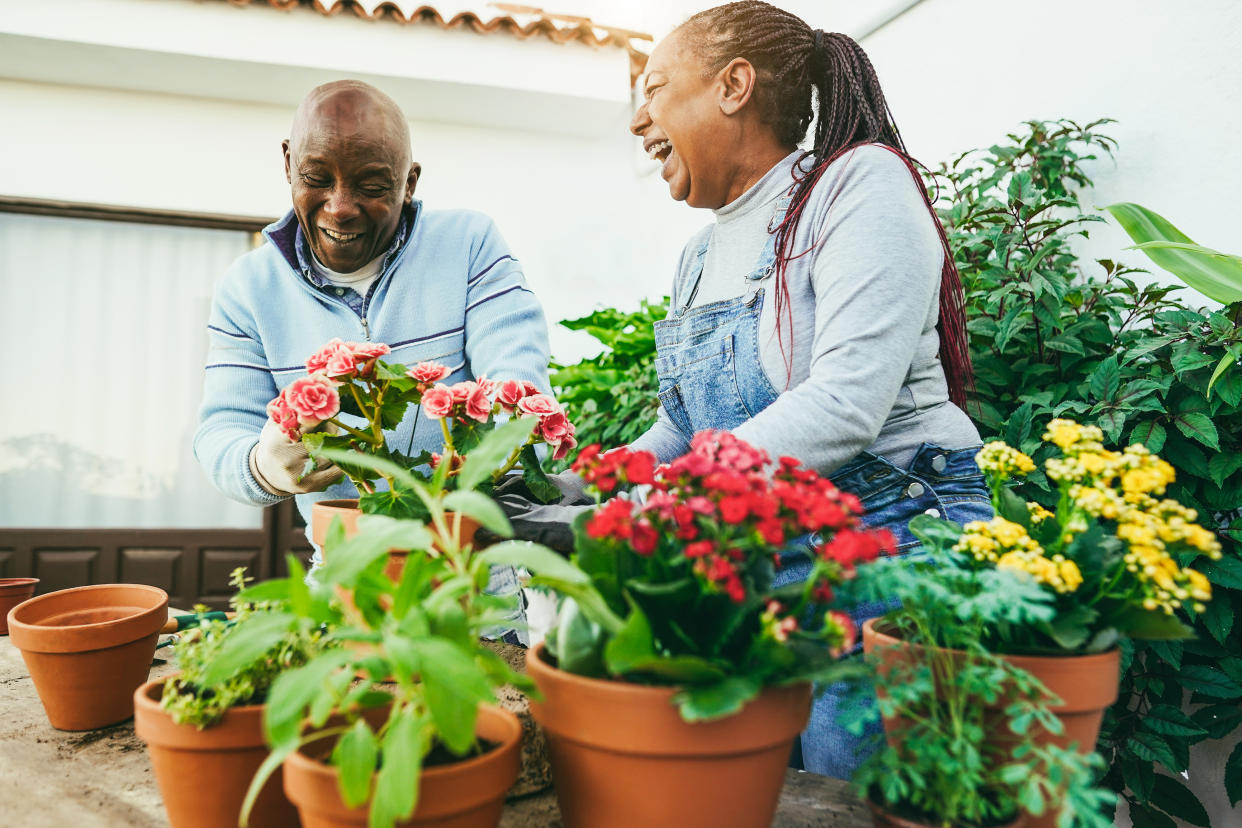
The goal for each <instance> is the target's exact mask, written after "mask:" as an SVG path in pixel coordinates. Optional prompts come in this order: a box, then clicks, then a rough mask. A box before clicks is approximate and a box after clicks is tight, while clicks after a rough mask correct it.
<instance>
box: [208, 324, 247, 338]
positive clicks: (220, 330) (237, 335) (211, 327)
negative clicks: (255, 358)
mask: <svg viewBox="0 0 1242 828" xmlns="http://www.w3.org/2000/svg"><path fill="white" fill-rule="evenodd" d="M207 330H209V331H215V332H216V333H218V334H223V335H225V336H227V337H231V338H232V339H245V340H247V341H249V342H254V339H253V338H252V337H249V336H246V335H245V334H243V333H233V332H232V331H226V330H224V328H217V327H216V326H215V325H208V326H207Z"/></svg>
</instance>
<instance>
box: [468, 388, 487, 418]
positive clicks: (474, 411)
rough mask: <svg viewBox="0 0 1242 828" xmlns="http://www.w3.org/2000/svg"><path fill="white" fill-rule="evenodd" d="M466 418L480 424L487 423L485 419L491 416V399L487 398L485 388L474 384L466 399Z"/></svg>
mask: <svg viewBox="0 0 1242 828" xmlns="http://www.w3.org/2000/svg"><path fill="white" fill-rule="evenodd" d="M466 416H467V417H470V418H472V419H475V420H478V421H479V422H480V423H485V422H487V418H488V417H490V416H492V398H491V397H490V396H488V393H487V388H486V387H485V386H483V385H477V384H476V385H475V386H474V390H473V391H471V392H470V396H468V397H466Z"/></svg>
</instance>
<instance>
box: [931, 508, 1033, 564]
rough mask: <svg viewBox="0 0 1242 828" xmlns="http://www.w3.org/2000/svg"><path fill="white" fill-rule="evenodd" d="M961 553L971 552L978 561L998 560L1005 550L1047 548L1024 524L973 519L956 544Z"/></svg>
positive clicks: (1000, 519) (996, 518) (1001, 519)
mask: <svg viewBox="0 0 1242 828" xmlns="http://www.w3.org/2000/svg"><path fill="white" fill-rule="evenodd" d="M953 549H954V550H955V551H957V552H961V553H963V554H966V555H970V556H971V557H972V558H974V559H975V560H976V561H988V562H991V563H995V562H996V560H997V559H998V558H999V557H1000V555H1001V553H1003V552H1007V551H1010V550H1019V551H1023V552H1030V553H1033V554H1036V555H1039V554H1042V553H1043V551H1044V550H1043V548H1042V547H1041V546H1040V545H1039V544H1038V543H1036V542H1035V539H1034V538H1032V537H1031V536H1030V535H1028V534H1027V533H1026V529H1024V528H1023V527H1022V525H1021V524H1018V523H1014V522H1013V521H1010V520H1005V519H1004V518H1003V517H994V518H992V519H991V520H989V521H986V522H984V521H982V520H972V521H971V522H970V523H968V524H966V525H965V526H964V527H962V537H961V538H960V539H959V540H958V542H957V543H956V544H955V545H954V546H953Z"/></svg>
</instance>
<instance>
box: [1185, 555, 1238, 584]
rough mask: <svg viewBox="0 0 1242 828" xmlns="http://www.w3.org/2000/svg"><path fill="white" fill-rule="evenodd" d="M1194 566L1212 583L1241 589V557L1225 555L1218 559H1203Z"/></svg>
mask: <svg viewBox="0 0 1242 828" xmlns="http://www.w3.org/2000/svg"><path fill="white" fill-rule="evenodd" d="M1196 566H1197V567H1198V568H1199V569H1201V570H1202V572H1203V574H1204V575H1206V576H1207V577H1208V580H1209V581H1211V582H1212V583H1213V584H1216V585H1217V586H1223V587H1228V588H1229V589H1242V559H1238V558H1235V557H1231V556H1225V557H1223V558H1221V559H1220V560H1219V561H1205V562H1204V563H1203V564H1202V565H1199V564H1196Z"/></svg>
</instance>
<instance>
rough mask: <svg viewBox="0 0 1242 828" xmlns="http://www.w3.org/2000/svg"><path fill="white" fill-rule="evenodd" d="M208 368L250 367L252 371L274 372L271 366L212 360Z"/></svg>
mask: <svg viewBox="0 0 1242 828" xmlns="http://www.w3.org/2000/svg"><path fill="white" fill-rule="evenodd" d="M207 368H209V369H210V368H249V369H250V370H251V371H262V372H263V373H265V374H270V373H272V369H271V368H266V367H264V366H262V365H244V364H242V363H240V362H212V363H208V365H207Z"/></svg>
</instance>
